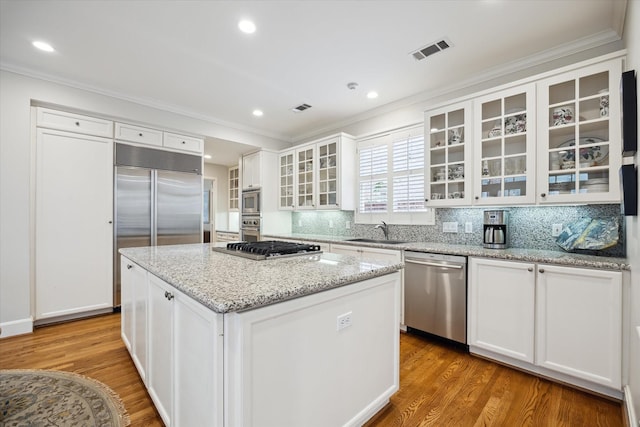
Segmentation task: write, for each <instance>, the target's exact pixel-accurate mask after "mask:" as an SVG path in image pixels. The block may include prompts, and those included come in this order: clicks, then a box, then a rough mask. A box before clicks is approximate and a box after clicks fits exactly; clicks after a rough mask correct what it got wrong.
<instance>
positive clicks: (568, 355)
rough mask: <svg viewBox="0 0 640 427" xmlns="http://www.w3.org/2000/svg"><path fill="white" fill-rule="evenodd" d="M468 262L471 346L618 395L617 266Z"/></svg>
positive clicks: (619, 304) (619, 290)
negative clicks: (609, 267)
mask: <svg viewBox="0 0 640 427" xmlns="http://www.w3.org/2000/svg"><path fill="white" fill-rule="evenodd" d="M469 264H470V270H469V271H470V273H469V278H470V280H469V323H468V335H469V347H470V351H471V352H472V353H476V354H479V355H482V356H485V357H489V358H493V359H496V360H499V361H501V362H503V363H508V364H512V365H514V366H517V367H519V368H522V369H526V370H529V371H532V372H535V373H539V374H541V375H545V376H549V377H552V378H556V379H558V380H560V381H564V382H568V383H571V384H574V385H577V386H579V387H583V388H587V389H590V390H593V391H596V392H599V393H603V394H607V395H610V396H613V397H618V398H619V397H620V396H621V383H622V368H621V360H622V273H621V272H619V271H604V270H592V269H585V268H574V267H561V266H554V265H545V264H533V263H520V262H512V261H497V260H490V259H484V258H470V261H469Z"/></svg>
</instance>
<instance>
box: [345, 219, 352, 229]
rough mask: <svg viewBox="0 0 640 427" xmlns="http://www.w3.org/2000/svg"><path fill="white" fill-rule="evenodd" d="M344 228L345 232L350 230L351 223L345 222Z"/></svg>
mask: <svg viewBox="0 0 640 427" xmlns="http://www.w3.org/2000/svg"><path fill="white" fill-rule="evenodd" d="M344 228H346V229H347V230H348V229H350V228H351V221H346V222H345V224H344Z"/></svg>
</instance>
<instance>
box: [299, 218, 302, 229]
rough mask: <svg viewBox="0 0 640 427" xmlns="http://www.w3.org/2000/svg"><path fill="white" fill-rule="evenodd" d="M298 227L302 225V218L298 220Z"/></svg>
mask: <svg viewBox="0 0 640 427" xmlns="http://www.w3.org/2000/svg"><path fill="white" fill-rule="evenodd" d="M298 227H302V220H301V219H299V220H298Z"/></svg>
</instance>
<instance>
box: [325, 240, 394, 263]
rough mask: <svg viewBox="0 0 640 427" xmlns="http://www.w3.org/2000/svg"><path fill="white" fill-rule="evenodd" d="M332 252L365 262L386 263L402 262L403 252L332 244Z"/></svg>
mask: <svg viewBox="0 0 640 427" xmlns="http://www.w3.org/2000/svg"><path fill="white" fill-rule="evenodd" d="M331 252H332V253H335V254H343V255H353V256H356V257H358V258H360V259H363V260H368V259H372V260H374V259H380V260H384V261H394V262H402V251H399V250H394V249H382V248H370V247H364V246H352V245H340V244H335V243H332V244H331Z"/></svg>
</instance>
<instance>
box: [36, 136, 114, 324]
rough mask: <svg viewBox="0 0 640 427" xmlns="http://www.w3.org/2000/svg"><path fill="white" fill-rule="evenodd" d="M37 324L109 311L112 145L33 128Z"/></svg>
mask: <svg viewBox="0 0 640 427" xmlns="http://www.w3.org/2000/svg"><path fill="white" fill-rule="evenodd" d="M35 170H36V172H35V175H36V176H35V180H36V183H35V231H36V232H35V317H36V321H37V322H38V323H44V322H42V320H44V319H54V318H59V319H63V318H65V317H66V318H68V317H77V316H79V315H82V314H83V313H97V312H106V311H111V309H112V306H113V279H112V277H113V252H112V247H113V224H112V222H113V140H111V139H107V138H100V137H94V136H89V135H82V134H79V133H70V132H62V131H58V130H50V129H44V128H38V129H37V132H36V167H35Z"/></svg>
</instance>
